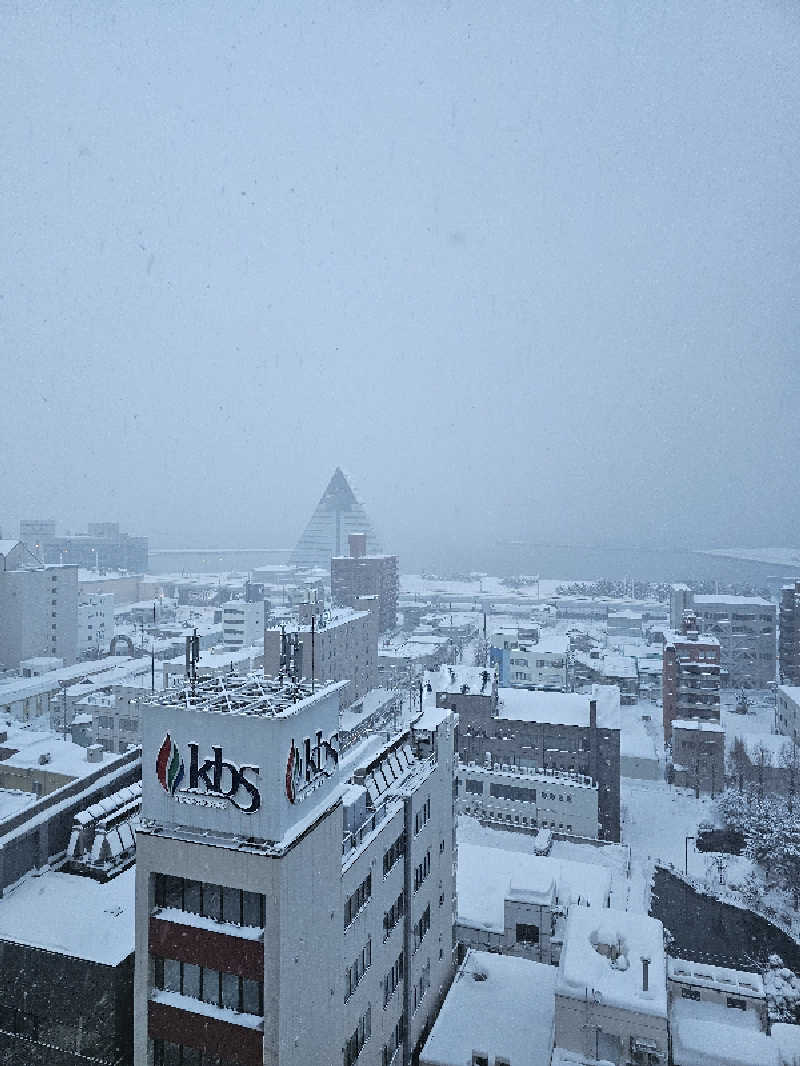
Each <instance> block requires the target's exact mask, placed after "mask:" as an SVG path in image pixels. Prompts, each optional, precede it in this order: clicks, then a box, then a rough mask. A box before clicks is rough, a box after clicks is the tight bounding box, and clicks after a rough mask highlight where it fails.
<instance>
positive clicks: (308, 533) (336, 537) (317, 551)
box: [289, 466, 383, 570]
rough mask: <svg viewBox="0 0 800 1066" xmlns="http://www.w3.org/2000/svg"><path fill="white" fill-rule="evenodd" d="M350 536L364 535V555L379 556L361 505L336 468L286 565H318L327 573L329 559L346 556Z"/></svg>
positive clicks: (373, 533)
mask: <svg viewBox="0 0 800 1066" xmlns="http://www.w3.org/2000/svg"><path fill="white" fill-rule="evenodd" d="M350 533H366V535H367V554H368V555H382V554H383V551H382V549H381V546H380V542H379V541H378V537H377V534H376V533H375V529H374V527H373V525H372V522H370V520H369V518H368V517H367V512H366V510H365V509H364V504H363V503H362V502H361V500H359V498H358V496H357V495H356V493H355V491H354V489H353V486H352V485H351V483H350V481H349V480H348V478H347V477H346V476H345V474H343V473H342V471H341V469H340V468H339V467H338V466H337V467H336V469H335V470H334V472H333V477H332V478H331V479H330V481H329V482H328V487H327V488H326V489H325V491H324V492H323V494H322V498H321V499H320V501H319V503H318V504H317V506H316V509H315V511H314V513H313V515H312V516H311V520H310V522H309V523H308V525H307V526H306V528H305V530H304V532H303V535H302V537H301V538H300V540H298V542H297V544H296V545H295V548H294V551H293V552H292V554H291V556H290V558H289V563H290V565H292V566H303V567H312V566H319V567H322V568H323V569H326V570H327V569H328V568H329V567H330V565H331V556H333V555H346V554H347V551H348V541H347V538H348V536H349V534H350Z"/></svg>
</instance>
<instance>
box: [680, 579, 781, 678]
mask: <svg viewBox="0 0 800 1066" xmlns="http://www.w3.org/2000/svg"><path fill="white" fill-rule="evenodd" d="M686 611H690V612H693V613H694V615H695V617H696V619H697V624H698V628H699V630H700V631H701V632H702V633H708V634H710V635H711V636H713V637H716V638H717V640H718V641H719V645H720V667H721V669H720V678H721V684H722V687H723V688H725V687H731V688H766V686H767V684H769V683H770V682H773V681H774V680H775V645H776V627H777V609H776V607H775V604H774V603H770V601H769V600H765V599H762V597H760V596H705V595H703V596H701V595H699V594H697V593H694V592H692V590H691V589H689V588H688V587H687V586H686V585H673V587H672V590H671V593H670V624H671V626H672V628H673V630H676V631H680V630H681V628H682V622H683V616H684V613H685V612H686Z"/></svg>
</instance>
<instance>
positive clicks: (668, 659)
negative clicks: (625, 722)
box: [662, 612, 720, 743]
mask: <svg viewBox="0 0 800 1066" xmlns="http://www.w3.org/2000/svg"><path fill="white" fill-rule="evenodd" d="M719 691H720V647H719V641H718V640H717V638H716V637H712V636H710V635H708V634H706V633H703V634H700V633H699V632H698V629H697V620H696V618H695V617H694V616H693V615H692V614H691V613H690V612H687V614H685V615H684V621H683V632H669V633H667V641H666V644H665V645H664V662H663V668H662V713H663V719H664V741H665V742H666V743H670V742H671V740H672V723H673V722H674V721H675V719H676V718H679V719H691V718H700V719H702V720H704V721H711V722H718V721H719V707H720V696H719Z"/></svg>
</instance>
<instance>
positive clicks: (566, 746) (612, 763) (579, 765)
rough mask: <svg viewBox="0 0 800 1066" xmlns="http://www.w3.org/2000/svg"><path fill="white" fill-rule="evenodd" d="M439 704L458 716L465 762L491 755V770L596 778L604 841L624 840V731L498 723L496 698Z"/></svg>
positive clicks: (443, 699)
mask: <svg viewBox="0 0 800 1066" xmlns="http://www.w3.org/2000/svg"><path fill="white" fill-rule="evenodd" d="M436 702H437V705H438V706H440V707H449V708H450V709H451V710H454V711H455V712H456V713H457V714H458V716H459V727H458V736H459V755H460V756H461V760H462V762H466V763H469V762H470V760H474V761H475V762H479V761H483V760H484V759H485V758H486V754H487V753H488V755H489V761H490V762H491V764H492V766H494V764H495V763H499V764H500V765H501V766H502V765H503V764H504V763H506V764H508V765H520V766H526V767H531V768H534V769H545V770H550V769H553V770H563V771H574V772H576V773H578V774H581V775H583V776H585V777H591V778H592V779H593V780H594V781H596V782H597V785H598V821H599V824H600V838H601V839H603V840H616V841H618V840H619V838H620V836H619V834H620V814H619V805H620V789H619V777H620V773H619V766H620V738H619V729H607V728H601V727H599V726H596V725H595V726H592V725H591V724H590V725H586V726H577V725H563V724H560V723H551V722H528V721H516V720H512V719H508V718H503V719H498V718H497V717H496V709H497V698H496V695H488V694H487V695H481V694H480V693H466V694H462V693H458V692H439V693H437V696H436Z"/></svg>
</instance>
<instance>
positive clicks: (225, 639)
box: [222, 600, 264, 648]
mask: <svg viewBox="0 0 800 1066" xmlns="http://www.w3.org/2000/svg"><path fill="white" fill-rule="evenodd" d="M263 639H264V601H263V600H229V601H228V603H225V604H223V605H222V643H223V644H226V645H227V646H228V647H229V648H244V647H249V646H250V645H252V644H260V643H261V641H262V640H263Z"/></svg>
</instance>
